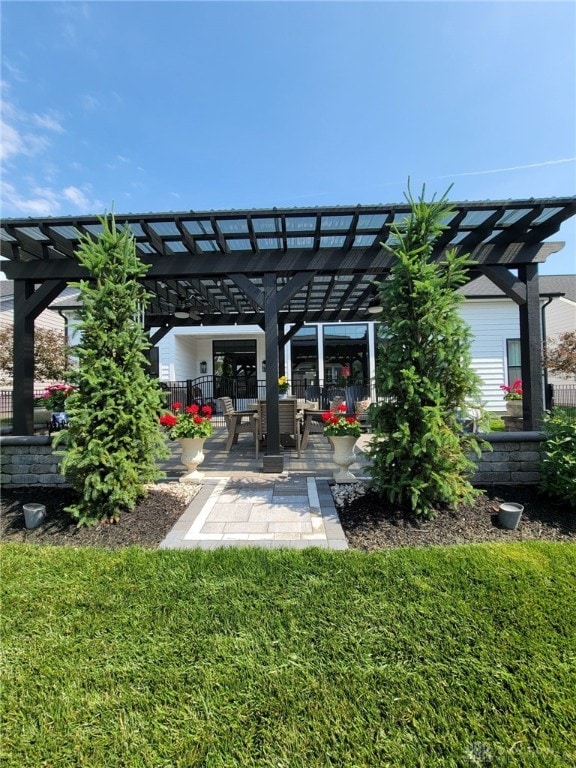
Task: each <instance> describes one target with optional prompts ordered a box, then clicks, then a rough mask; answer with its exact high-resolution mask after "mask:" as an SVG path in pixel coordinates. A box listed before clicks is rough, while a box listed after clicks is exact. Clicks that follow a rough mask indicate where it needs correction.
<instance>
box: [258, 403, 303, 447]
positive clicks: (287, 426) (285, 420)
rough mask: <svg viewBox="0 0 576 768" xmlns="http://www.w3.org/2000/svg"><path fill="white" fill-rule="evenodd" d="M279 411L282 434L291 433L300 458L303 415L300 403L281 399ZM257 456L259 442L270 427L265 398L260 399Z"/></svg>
mask: <svg viewBox="0 0 576 768" xmlns="http://www.w3.org/2000/svg"><path fill="white" fill-rule="evenodd" d="M278 412H279V414H278V415H279V420H280V436H281V437H282V436H283V435H291V436H293V437H294V441H295V443H296V450H297V452H298V458H300V439H301V438H300V429H301V426H302V416H301V415H300V414H299V413H298V403H297V401H296V400H295V399H294V400H279V401H278ZM256 422H257V431H258V434H257V439H256V456H258V444H259V443H260V441H261V440H263V439H264V437H265V436H266V431H267V429H268V427H267V424H268V407H267V403H266V401H265V400H259V401H258V416H257V419H256Z"/></svg>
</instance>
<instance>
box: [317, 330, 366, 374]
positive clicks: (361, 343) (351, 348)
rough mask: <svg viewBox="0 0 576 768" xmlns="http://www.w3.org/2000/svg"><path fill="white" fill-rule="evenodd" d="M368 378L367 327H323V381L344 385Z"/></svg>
mask: <svg viewBox="0 0 576 768" xmlns="http://www.w3.org/2000/svg"><path fill="white" fill-rule="evenodd" d="M365 381H368V326H367V325H365V324H362V325H360V324H359V325H344V324H340V325H326V326H324V382H325V383H326V384H336V385H339V386H345V385H346V384H352V383H362V382H365Z"/></svg>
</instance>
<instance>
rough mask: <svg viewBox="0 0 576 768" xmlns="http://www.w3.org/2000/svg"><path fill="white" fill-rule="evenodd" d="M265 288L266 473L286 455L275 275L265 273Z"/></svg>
mask: <svg viewBox="0 0 576 768" xmlns="http://www.w3.org/2000/svg"><path fill="white" fill-rule="evenodd" d="M263 288H264V335H265V344H266V347H265V348H266V403H267V406H268V407H267V409H266V410H267V417H268V423H267V424H266V435H267V436H266V445H267V447H266V455H265V456H264V457H263V459H262V471H263V472H282V470H283V469H284V456H283V455H282V453H281V452H280V421H279V418H280V417H279V406H278V371H279V354H278V309H279V307H278V297H277V293H276V274H275V273H274V272H266V273H265V274H264V278H263Z"/></svg>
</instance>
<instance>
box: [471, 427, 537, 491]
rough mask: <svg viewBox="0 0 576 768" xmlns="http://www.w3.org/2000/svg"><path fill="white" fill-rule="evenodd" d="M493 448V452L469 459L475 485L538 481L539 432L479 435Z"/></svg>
mask: <svg viewBox="0 0 576 768" xmlns="http://www.w3.org/2000/svg"><path fill="white" fill-rule="evenodd" d="M482 437H483V438H484V439H485V440H486V442H488V443H490V444H491V445H492V452H489V451H483V452H482V456H481V457H480V458H477V457H476V456H472V458H473V460H474V461H476V462H477V464H478V471H477V472H476V474H475V475H474V477H473V478H472V482H473V483H474V485H522V484H535V483H538V482H539V480H540V472H539V462H540V458H541V455H542V440H543V439H544V435H543V434H542V432H492V433H490V434H489V435H482Z"/></svg>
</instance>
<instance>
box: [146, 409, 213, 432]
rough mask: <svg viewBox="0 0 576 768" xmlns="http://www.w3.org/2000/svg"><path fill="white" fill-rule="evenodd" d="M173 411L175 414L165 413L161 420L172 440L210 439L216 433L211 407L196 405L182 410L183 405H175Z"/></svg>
mask: <svg viewBox="0 0 576 768" xmlns="http://www.w3.org/2000/svg"><path fill="white" fill-rule="evenodd" d="M172 410H173V413H165V414H164V415H163V416H160V419H159V421H160V424H161V425H162V426H163V427H166V430H167V432H168V436H169V437H170V439H171V440H177V439H178V438H180V437H210V435H211V434H212V433H213V432H214V425H213V424H212V421H211V419H212V408H211V406H209V405H203V406H199V405H196V404H195V403H194V404H193V405H188V406H186V408H185V409H184V410H182V403H174V404H173V405H172Z"/></svg>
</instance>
